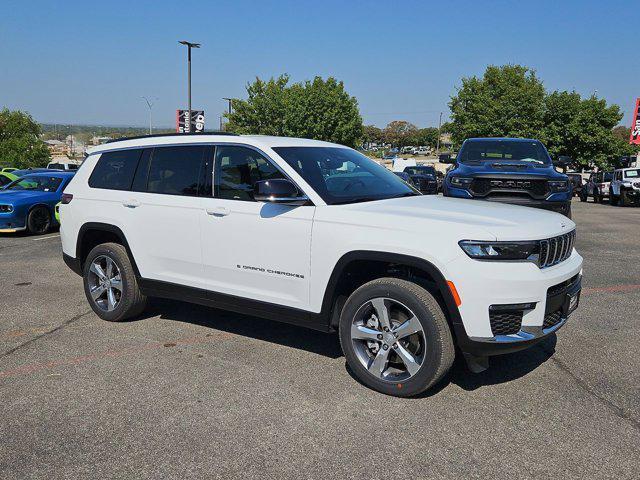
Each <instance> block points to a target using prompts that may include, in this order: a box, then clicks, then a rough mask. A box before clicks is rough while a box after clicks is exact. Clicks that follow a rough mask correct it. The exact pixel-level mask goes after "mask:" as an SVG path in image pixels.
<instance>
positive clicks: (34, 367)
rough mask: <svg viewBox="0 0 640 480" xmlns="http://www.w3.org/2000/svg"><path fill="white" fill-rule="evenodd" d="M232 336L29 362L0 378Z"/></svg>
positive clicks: (210, 335)
mask: <svg viewBox="0 0 640 480" xmlns="http://www.w3.org/2000/svg"><path fill="white" fill-rule="evenodd" d="M232 337H233V335H232V334H230V333H226V332H216V333H208V334H207V335H205V336H202V335H200V336H196V337H183V338H180V339H177V340H171V341H170V342H167V341H166V340H165V341H163V342H153V343H148V344H146V345H140V346H137V347H130V348H124V349H122V350H104V351H102V352H97V353H89V354H87V355H80V356H78V357H69V358H63V359H60V360H52V361H50V362H45V363H31V364H26V365H22V366H20V367H16V368H12V369H9V370H3V371H0V379H3V378H7V377H13V376H16V375H28V374H30V373H34V372H38V371H41V370H49V369H51V368H55V367H63V366H69V365H78V364H81V363H86V362H90V361H94V360H101V359H104V358H118V357H122V356H125V355H135V354H138V353H143V352H147V351H150V350H157V349H163V348H165V345H166V344H167V343H171V344H175V345H176V346H183V345H197V344H201V343H208V342H211V341H213V340H219V339H220V338H232Z"/></svg>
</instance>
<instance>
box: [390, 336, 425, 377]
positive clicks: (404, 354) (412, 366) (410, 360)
mask: <svg viewBox="0 0 640 480" xmlns="http://www.w3.org/2000/svg"><path fill="white" fill-rule="evenodd" d="M395 352H396V353H397V354H398V357H400V360H402V363H404V366H405V367H406V368H407V372H409V375H415V374H416V372H417V371H418V370H420V364H419V363H418V361H417V360H416V358H415V357H414V356H413V355H411V353H410V352H409V351H408V350H407V349H406V348H404V347H403V346H402V345H400V344H399V343H398V347H397V348H396V349H395Z"/></svg>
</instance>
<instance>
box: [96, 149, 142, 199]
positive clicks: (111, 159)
mask: <svg viewBox="0 0 640 480" xmlns="http://www.w3.org/2000/svg"><path fill="white" fill-rule="evenodd" d="M141 153H142V150H141V149H133V150H119V151H116V152H105V153H103V154H102V155H100V158H99V159H98V163H97V164H96V167H95V168H94V169H93V172H92V173H91V177H89V186H90V187H91V188H107V189H110V190H129V189H131V183H132V182H133V175H134V174H135V172H136V167H137V166H138V160H139V159H140V155H141Z"/></svg>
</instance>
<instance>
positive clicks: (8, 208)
mask: <svg viewBox="0 0 640 480" xmlns="http://www.w3.org/2000/svg"><path fill="white" fill-rule="evenodd" d="M11 212H13V205H0V213H11Z"/></svg>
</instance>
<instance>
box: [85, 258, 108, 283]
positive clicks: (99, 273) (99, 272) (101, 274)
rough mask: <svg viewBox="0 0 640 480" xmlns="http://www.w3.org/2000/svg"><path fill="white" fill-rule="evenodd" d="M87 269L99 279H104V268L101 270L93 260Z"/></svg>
mask: <svg viewBox="0 0 640 480" xmlns="http://www.w3.org/2000/svg"><path fill="white" fill-rule="evenodd" d="M89 270H90V271H91V272H93V273H94V274H95V275H96V276H97V277H98V278H99V279H100V280H106V278H107V276H106V275H105V273H104V270H102V267H101V266H100V265H99V264H98V263H97V262H95V261H94V262H93V263H92V264H91V267H89Z"/></svg>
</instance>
